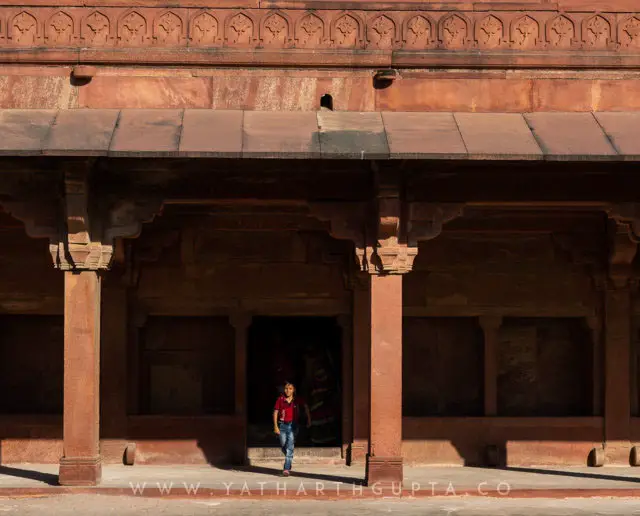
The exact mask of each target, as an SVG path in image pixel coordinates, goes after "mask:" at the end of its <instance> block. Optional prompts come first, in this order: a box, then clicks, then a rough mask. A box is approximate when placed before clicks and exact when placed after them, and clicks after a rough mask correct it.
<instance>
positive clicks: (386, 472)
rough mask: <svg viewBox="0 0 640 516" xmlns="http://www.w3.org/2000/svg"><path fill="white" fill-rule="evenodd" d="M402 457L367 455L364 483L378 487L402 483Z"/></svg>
mask: <svg viewBox="0 0 640 516" xmlns="http://www.w3.org/2000/svg"><path fill="white" fill-rule="evenodd" d="M403 478H404V477H403V472H402V457H371V456H370V455H367V469H366V473H365V480H364V481H365V484H366V485H368V486H372V485H374V484H377V485H379V486H380V487H385V486H388V487H392V486H393V484H395V485H398V484H399V485H402V481H403Z"/></svg>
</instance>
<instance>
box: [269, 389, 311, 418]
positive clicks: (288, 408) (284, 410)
mask: <svg viewBox="0 0 640 516" xmlns="http://www.w3.org/2000/svg"><path fill="white" fill-rule="evenodd" d="M304 405H305V403H304V400H303V399H302V398H300V397H299V396H294V397H293V399H292V400H291V403H289V402H288V401H287V397H286V396H285V395H284V394H281V395H280V396H279V397H278V399H277V400H276V405H275V407H273V410H277V411H278V421H281V422H284V423H297V422H298V417H299V416H300V408H301V407H303V406H304Z"/></svg>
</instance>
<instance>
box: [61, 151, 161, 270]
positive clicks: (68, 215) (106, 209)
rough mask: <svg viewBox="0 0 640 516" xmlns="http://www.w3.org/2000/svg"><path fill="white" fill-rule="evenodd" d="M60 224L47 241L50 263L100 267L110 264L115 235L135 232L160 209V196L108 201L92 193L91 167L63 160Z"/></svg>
mask: <svg viewBox="0 0 640 516" xmlns="http://www.w3.org/2000/svg"><path fill="white" fill-rule="evenodd" d="M62 166H63V171H64V224H63V230H62V231H61V233H60V236H59V238H58V239H57V241H55V242H52V243H51V245H50V250H51V255H52V257H53V261H54V265H55V266H56V267H57V268H59V269H62V270H103V269H108V268H109V267H110V266H111V261H112V258H113V254H114V249H115V241H116V238H135V237H137V236H139V234H140V231H141V230H142V224H143V223H144V222H151V221H152V220H153V219H154V217H155V216H156V215H157V214H158V213H160V212H161V210H162V205H163V201H162V199H160V198H148V197H143V198H141V199H136V200H133V199H126V198H125V199H122V198H119V199H117V200H115V201H113V202H109V201H108V200H107V199H106V198H98V197H97V196H95V195H92V192H91V189H90V173H91V167H90V165H88V164H86V163H72V164H69V163H65V164H63V165H62Z"/></svg>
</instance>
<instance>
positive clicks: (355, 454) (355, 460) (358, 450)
mask: <svg viewBox="0 0 640 516" xmlns="http://www.w3.org/2000/svg"><path fill="white" fill-rule="evenodd" d="M368 448H369V441H353V442H352V443H351V444H350V445H349V454H348V459H349V465H350V466H353V465H355V464H365V463H366V461H367V450H368Z"/></svg>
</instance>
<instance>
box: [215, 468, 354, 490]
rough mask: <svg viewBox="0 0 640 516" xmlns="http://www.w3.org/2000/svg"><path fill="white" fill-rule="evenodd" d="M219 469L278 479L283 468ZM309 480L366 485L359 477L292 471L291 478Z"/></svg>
mask: <svg viewBox="0 0 640 516" xmlns="http://www.w3.org/2000/svg"><path fill="white" fill-rule="evenodd" d="M216 467H217V468H219V469H228V470H231V469H232V470H233V471H245V472H247V473H260V474H263V475H274V476H277V477H281V476H282V469H281V468H268V467H265V466H235V467H233V466H216ZM292 477H295V478H307V479H310V480H325V481H327V482H339V483H342V484H349V485H364V479H362V478H357V477H345V476H341V475H328V474H323V473H308V472H302V471H295V470H293V471H291V477H289V478H292Z"/></svg>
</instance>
